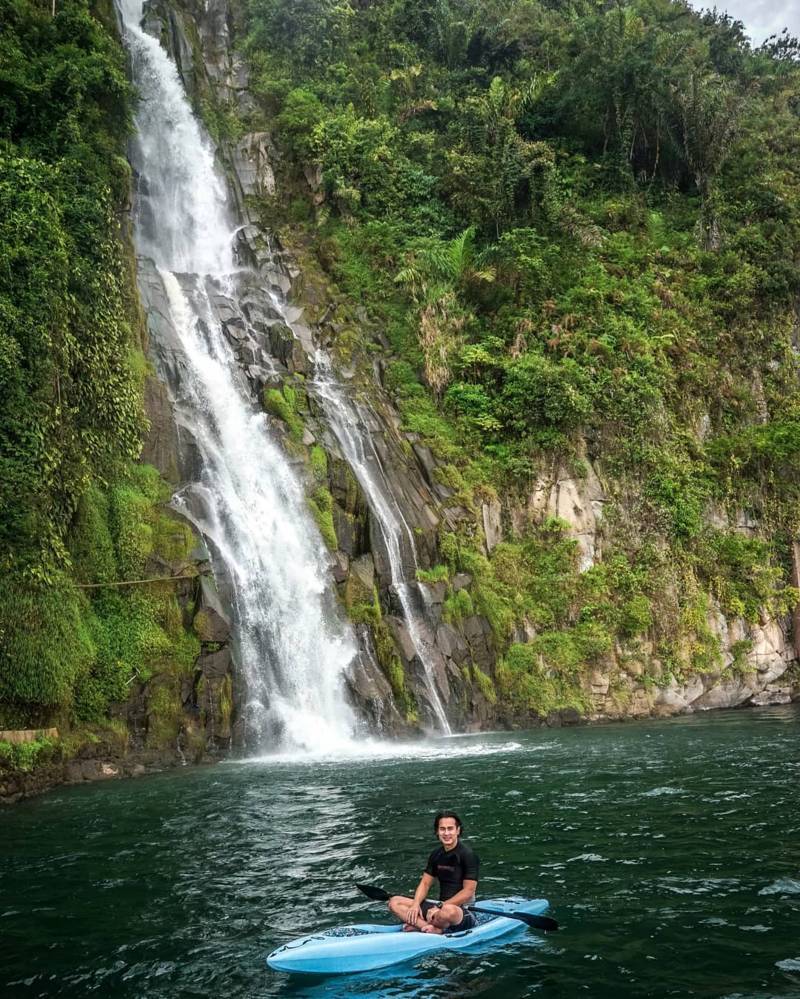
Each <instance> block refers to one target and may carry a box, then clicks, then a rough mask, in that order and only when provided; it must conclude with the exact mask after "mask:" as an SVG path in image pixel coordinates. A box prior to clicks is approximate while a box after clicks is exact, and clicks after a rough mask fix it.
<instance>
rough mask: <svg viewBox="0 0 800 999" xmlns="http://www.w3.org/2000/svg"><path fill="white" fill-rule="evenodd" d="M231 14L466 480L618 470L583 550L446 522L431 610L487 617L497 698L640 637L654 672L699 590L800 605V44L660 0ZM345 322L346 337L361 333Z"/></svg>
mask: <svg viewBox="0 0 800 999" xmlns="http://www.w3.org/2000/svg"><path fill="white" fill-rule="evenodd" d="M248 30H249V34H248V38H247V43H246V47H247V51H248V54H249V58H250V61H251V65H252V69H253V81H254V85H253V89H254V93H255V94H256V96H257V98H258V99H259V101H260V102H261V106H262V110H263V112H264V114H265V115H266V116H267V117H268V118H269V119H270V120H271V121H273V122H274V123H275V126H276V128H275V138H276V141H277V142H278V143H279V144H280V145H281V146H282V148H283V151H284V153H285V156H286V162H287V163H288V172H289V173H290V174H291V177H290V178H288V179H289V180H291V179H292V178H293V179H294V181H295V186H294V192H293V196H292V197H293V203H292V204H293V207H292V212H291V217H292V222H291V228H292V231H293V232H294V233H295V234H297V233H299V234H300V235H295V239H296V241H297V242H301V243H303V245H304V246H308V245H313V246H314V247H315V248H316V254H317V258H318V262H319V265H320V266H321V267H322V268H323V269H324V270H325V271H326V272H327V279H328V280H329V281H330V282H332V287H333V288H334V289H335V291H337V292H338V293H339V294H340V295H341V296H343V298H338V299H337V301H339V302H341V301H342V300H344V301H347V302H350V303H353V305H354V306H355V304H358V303H360V304H362V305H363V306H365V307H366V310H367V313H368V316H369V318H370V320H371V321H372V323H374V325H375V326H377V327H378V328H380V329H381V330H382V331H383V332H384V333H385V335H386V336H387V337H388V339H389V342H390V344H391V356H390V357H389V358H387V363H386V366H385V374H384V384H385V386H386V388H387V389H388V390H389V392H391V393H392V395H393V396H394V399H395V402H396V404H397V406H398V408H399V410H400V412H401V414H402V417H403V422H404V427H405V429H406V430H407V431H409V432H410V433H413V434H415V435H417V437H418V439H420V440H421V442H422V443H423V444H425V445H427V446H429V447H430V448H431V449H432V451H433V452H434V454H435V455H436V457H437V459H438V460H439V462H440V463H441V464H440V466H439V470H438V473H437V474H438V476H439V478H440V481H441V482H442V484H443V485H446V486H447V487H448V489H450V490H452V492H453V494H454V495H453V500H452V502H453V504H454V505H455V504H458V505H460V506H461V507H463V508H464V509H465V510H467V511H468V512H470V513H472V514H477V513H478V512H479V503H480V501H481V499H482V498H483V497H485V496H486V495H491V494H492V493H495V494H501V495H502V496H503V497H504V498H505V499H509V500H510V501H513V499H514V497H515V496H517V495H522V496H524V495H525V493H526V491H527V490H528V489H529V487H530V484H531V482H532V481H533V480H534V479H535V477H537V476H538V475H540V474H542V473H543V472H544V471H545V470H547V469H552V468H553V467H556V465H557V463H560V464H561V465H562V467H563V466H564V465H566V466H568V467H569V466H570V465H571V466H572V467H573V468H575V469H576V470H579V469H580V466H581V463H582V462H583V461H584V459H585V458H587V457H588V458H589V459H590V460H591V461H592V462H593V463H596V464H597V465H598V467H600V469H601V471H602V472H603V474H604V478H605V479H606V480H607V481H609V482H611V484H612V493H613V494H614V496H615V502H613V503H609V504H608V506H607V516H608V518H609V519H608V528H607V537H606V538H605V542H604V545H603V550H602V558H603V561H602V562H601V563H600V564H599V565H596V566H594V567H593V568H592V569H590V570H589V571H588V572H583V573H581V572H580V571H579V569H578V566H577V564H576V552H575V549H574V545H573V544H572V542H570V541H569V539H568V538H567V537H566V536H565V535H564V533H563V531H561V530H560V529H559V527H558V525H553V524H551V525H549V526H548V525H544V526H542V527H541V529H535V530H533V531H532V533H531V535H530V536H529V537H527V536H526V537H518V538H514V537H511V538H510V539H509V540H506V541H505V542H504V543H503V544H501V545H499V546H498V547H497V548H496V549H495V550H494V551H493V552H492V554H491V556H490V557H488V558H487V557H486V555H485V554H483V549H482V544H481V529H480V526H479V522H478V518H477V516H476V518H475V520H476V523H475V525H474V526H473V527H469V526H463V525H462V528H460V529H459V534H458V536H457V537H456V536H455V535H451V536H443V537H441V538H440V555H441V559H442V561H443V562H446V563H447V566H448V571H449V573H450V574H451V573H452V572H454V571H461V572H466V573H469V574H471V575H472V577H473V582H472V584H471V586H470V588H469V590H466V589H463V588H462V589H460V590H459V591H458V592H452V591H451V592H448V594H447V596H446V598H445V604H444V614H445V618H446V619H447V620H449V621H452V622H456V623H457V622H459V621H463V620H465V619H466V618H468V617H469V616H471V615H472V614H473V613H478V614H482V615H485V616H486V617H487V618H488V620H489V621H490V623H491V626H492V631H493V634H494V639H495V642H496V645H497V648H498V650H499V652H500V653H501V656H502V662H501V664H500V666H499V668H498V674H497V681H498V688H499V689H500V691H501V693H504V695H505V696H506V697H507V698H509V699H510V700H512V701H514V702H515V703H517V704H518V705H522V706H524V707H525V708H526V709H527V710H534V709H536V710H540V711H541V710H545V709H547V710H549V709H550V708H552V706H554V705H560V704H564V705H566V704H569V705H572V706H580V702H581V698H582V697H583V695H582V694H581V693H580V691H581V689H582V688H581V677H582V676H583V677H585V675H586V672H587V669H588V668H590V667H591V665H592V664H593V663H600V662H601V661H602V660H603V657H604V656H606V655H607V654H612V655H613V654H615V653H614V650H615V648H616V647H617V646H618V645H619V643H622V644H623V645H624V644H625V643H628V644H630V643H634V644H635V642H636V641H639V640H640V639H643V638H644V637H647V638H648V640H649V641H651V642H652V643H654V645H655V647H656V650H657V652H658V655H659V657H660V662H661V669H662V672H661V673H660V674H659V678H658V682H664V677H668V676H670V675H685V673H686V672H687V671H689V670H691V669H693V668H694V669H712V668H716V667H717V666H718V663H719V658H720V649H719V643H718V640H717V639H716V637H715V636H714V635H713V633H712V632H711V630H710V626H709V624H708V615H709V613H711V611H712V609H713V606H712V603H711V600H712V598H713V600H714V601H716V602H717V603H718V604H719V606H720V607H722V609H723V610H724V612H725V613H726V614H730V615H734V616H742V617H744V618H745V619H746V620H748V621H751V622H752V621H755V620H756V619H757V618H758V616H759V614H763V613H764V612H766V613H770V614H781V613H784V612H785V611H786V610H787V609H788V608H789V607H791V606H792V605H793V603H795V602H796V600H797V593H796V592H795V591H794V590H793V589H792V588H791V587H787V586H786V585H785V583H786V580H787V578H788V569H789V557H788V544H787V541H788V539H789V538H791V537H794V536H795V535H796V532H797V530H798V528H800V518H799V517H798V510H800V504H798V500H799V499H800V492H799V486H800V475H799V474H798V473H799V472H800V464H798V456H799V455H800V434H799V433H798V427H800V422H798V418H797V414H798V412H800V391H799V390H798V381H797V360H796V350H795V347H794V346H793V343H792V330H793V328H794V326H795V316H794V310H795V307H796V301H797V299H798V295H800V271H799V270H798V261H799V260H800V253H798V250H799V249H800V207H798V206H800V156H798V152H800V148H799V147H798V139H797V135H798V130H797V124H798V115H797V93H798V88H799V87H800V65H799V64H798V63H799V57H800V44H798V42H797V41H796V40H795V39H792V38H791V37H789V36H788V35H784V36H782V37H781V38H779V39H773V40H772V41H770V42H768V43H766V44H765V45H764V46H762V47H761V48H759V49H753V48H752V47H751V46H750V45H749V43H748V42H747V40H746V38H745V36H744V34H743V32H742V28H741V25H739V24H738V23H736V22H735V21H733V20H732V19H731V18H730V17H728V16H727V15H724V14H719V13H716V12H711V13H704V14H698V13H695V12H693V11H692V10H690V9H689V8H688V7H686V6H684V5H683V4H680V3H675V2H672V0H620V2H619V3H615V4H600V5H598V4H596V3H593V2H589V0H578V2H577V3H569V4H567V3H562V2H544V0H492V2H489V3H485V2H481V3H478V2H477V0H458V2H455V0H443V2H440V3H437V4H435V5H431V4H429V3H427V2H425V0H390V2H388V3H384V4H357V5H356V4H348V3H344V4H342V3H339V2H337V0H302V2H297V0H249V3H248ZM276 37H280V38H281V44H280V45H279V46H276V45H274V44H273V43H272V42H273V40H274V38H276ZM309 165H317V166H318V167H319V168H320V169H321V176H322V195H323V200H321V199H320V197H319V196H318V195H317V196H314V195H313V194H312V192H311V191H310V189H309V187H308V185H307V184H306V181H305V179H304V172H303V171H304V168H306V167H308V166H309ZM303 199H305V201H306V206H307V207H306V209H305V210H301V209H300V208H298V206H297V203H298V202H299V201H302V200H303ZM339 326H340V327H342V329H341V331H340V333H339V334H338V336H340V338H341V343H340V344H339V346H340V347H341V353H342V356H343V357H345V358H347V359H350V358H351V357H354V356H356V352H355V343H357V339H358V337H361V353H362V354H364V353H365V352H366V351H367V350H369V348H370V347H372V346H373V345H372V344H370V343H368V341H367V334H366V333H364V332H359V331H357V330H353V328H352V327H351V326H350V325H348V324H346V323H345V324H341V323H340V324H339ZM712 512H713V513H714V514H715V519H714V522H715V523H723V524H724V523H725V522H727V524H729V525H731V526H729V527H728V526H720V527H717V528H713V529H712V528H710V526H709V524H710V522H711V514H712ZM720 514H721V515H722V516H721V519H720ZM742 517H746V518H747V519H749V521H750V522H751V523H753V524H756V525H757V527H756V530H755V531H753V532H750V534H749V535H748V534H747V532H744V531H742V530H741V529H738V528H736V527H735V526H734V525H736V524H737V523H739V522H741V519H742ZM438 571H439V570H438V569H437V570H432V571H431V573H428V574H423V575H421V577H420V578H421V579H423V581H426V582H434V581H446V579H447V578H449V575H448V576H447V577H446V576H445V575H444V574H442V575H441V576H439V575H438V574H437V573H438ZM521 627H524V628H525V630H526V631H527V633H528V634H531V635H533V636H534V637H533V638H532V639H531V640H530V641H528V642H525V643H524V644H520V643H519V642H514V641H513V639H514V638H515V636H517V635H518V634H519V630H520V628H521ZM514 650H517V651H514ZM520 650H524V651H520ZM743 655H744V653H743V652H742V651H741V650H739V658H740V659H741V658H742V656H743Z"/></svg>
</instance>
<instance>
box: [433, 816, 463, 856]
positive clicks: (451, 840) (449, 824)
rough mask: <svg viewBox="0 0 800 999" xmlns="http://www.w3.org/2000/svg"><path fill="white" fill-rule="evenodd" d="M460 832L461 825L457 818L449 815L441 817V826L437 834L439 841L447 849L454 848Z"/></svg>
mask: <svg viewBox="0 0 800 999" xmlns="http://www.w3.org/2000/svg"><path fill="white" fill-rule="evenodd" d="M460 832H461V827H460V826H458V825H456V820H455V819H451V818H449V817H448V818H444V819H439V828H438V829H437V830H436V835H437V836H438V837H439V842H440V843H441V844H442V846H443V847H444V848H445V850H452V849H453V847H454V846H455V845H456V843H457V842H458V834H459V833H460Z"/></svg>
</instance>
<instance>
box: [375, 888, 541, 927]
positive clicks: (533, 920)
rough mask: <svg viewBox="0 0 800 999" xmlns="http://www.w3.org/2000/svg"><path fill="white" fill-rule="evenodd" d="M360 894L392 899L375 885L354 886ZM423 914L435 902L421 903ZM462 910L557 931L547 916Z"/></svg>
mask: <svg viewBox="0 0 800 999" xmlns="http://www.w3.org/2000/svg"><path fill="white" fill-rule="evenodd" d="M356 888H358V890H359V891H360V892H363V893H364V894H365V895H366V896H367V898H371V899H372V901H373V902H388V901H389V899H390V898H391V897H392V896H391V895H390V894H389V892H388V891H384V890H383V888H378V887H377V886H376V885H356ZM422 906H423V914H425V915H427V911H428V909H432V908H435V907H436V903H435V902H423V903H422ZM460 908H462V909H469V911H470V912H485V913H486V914H487V915H488V916H505V918H506V919H518V920H519V921H520V922H522V923H527V924H528V926H532V927H533V928H534V929H536V930H545V931H553V930H557V929H558V923H557V922H556V921H555V919H550V917H549V916H532V915H531V914H530V913H529V912H503V911H502V910H501V909H485V908H484V907H483V906H482V905H462V906H460Z"/></svg>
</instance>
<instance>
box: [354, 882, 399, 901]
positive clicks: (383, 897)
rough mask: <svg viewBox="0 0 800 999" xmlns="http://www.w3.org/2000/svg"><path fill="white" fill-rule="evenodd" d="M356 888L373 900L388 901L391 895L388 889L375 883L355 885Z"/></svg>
mask: <svg viewBox="0 0 800 999" xmlns="http://www.w3.org/2000/svg"><path fill="white" fill-rule="evenodd" d="M356 888H358V890H359V891H360V892H363V893H364V894H365V895H366V896H367V898H371V899H372V901H373V902H388V901H389V899H390V898H391V897H392V896H391V895H390V894H389V892H388V891H384V890H383V888H378V887H377V885H356Z"/></svg>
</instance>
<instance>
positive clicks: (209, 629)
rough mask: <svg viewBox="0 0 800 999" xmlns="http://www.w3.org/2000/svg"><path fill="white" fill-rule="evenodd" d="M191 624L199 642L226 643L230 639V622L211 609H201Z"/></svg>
mask: <svg viewBox="0 0 800 999" xmlns="http://www.w3.org/2000/svg"><path fill="white" fill-rule="evenodd" d="M192 624H193V627H194V630H195V631H196V632H197V637H198V638H199V639H200V641H201V642H227V641H228V639H229V638H230V637H231V626H230V622H229V621H227V620H226V619H225V618H224V617H222V616H221V615H220V614H218V613H217V611H215V610H214V608H213V607H203V608H202V609H201V610H199V611H198V612H197V614H195V616H194V621H193V622H192Z"/></svg>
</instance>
